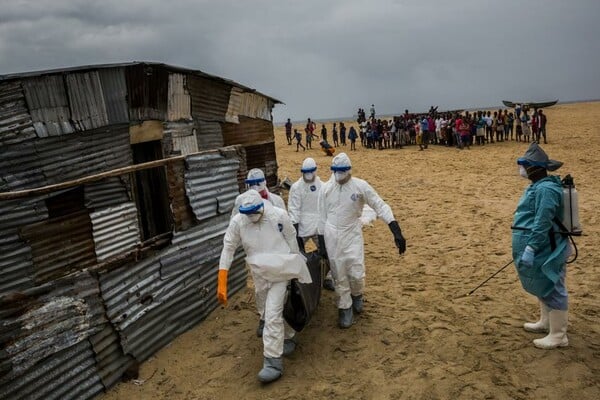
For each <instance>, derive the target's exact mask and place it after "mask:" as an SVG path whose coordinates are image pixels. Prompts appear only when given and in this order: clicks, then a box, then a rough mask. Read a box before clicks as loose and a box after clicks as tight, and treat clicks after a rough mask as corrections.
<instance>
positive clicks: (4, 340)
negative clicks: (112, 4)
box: [0, 62, 279, 399]
mask: <svg viewBox="0 0 600 400" xmlns="http://www.w3.org/2000/svg"><path fill="white" fill-rule="evenodd" d="M277 103H279V101H278V100H276V99H273V98H271V97H268V96H265V95H263V94H261V93H258V92H256V91H255V90H253V89H250V88H248V87H245V86H243V85H240V84H238V83H235V82H233V81H230V80H226V79H222V78H219V77H215V76H211V75H208V74H205V73H203V72H200V71H195V70H189V69H184V68H179V67H174V66H170V65H165V64H159V63H147V62H134V63H127V64H111V65H95V66H85V67H76V68H69V69H61V70H51V71H41V72H33V73H23V74H14V75H5V76H0V343H1V347H0V398H3V399H4V398H6V399H8V398H10V399H19V398H28V399H34V398H40V399H55V398H56V399H68V398H91V397H93V396H94V395H96V394H98V393H100V392H103V391H105V390H106V389H107V388H109V387H110V386H112V385H114V384H115V383H116V382H118V381H119V380H120V379H121V376H122V374H123V372H124V371H125V370H126V369H128V368H129V367H130V366H131V365H132V364H135V363H138V362H142V361H144V360H146V359H147V358H148V357H150V356H151V355H152V354H153V353H155V352H156V351H158V350H159V349H160V348H161V347H163V346H165V345H166V344H168V343H169V342H170V341H172V340H173V339H174V338H175V337H176V336H178V335H180V334H181V333H183V332H184V331H186V330H188V329H190V328H191V327H193V326H194V325H196V324H198V323H199V322H200V321H202V320H203V319H204V318H205V317H206V316H207V315H208V314H209V313H210V312H211V311H212V310H213V309H215V308H216V307H217V302H216V296H215V291H216V276H217V274H216V267H217V265H218V258H219V254H220V251H221V247H222V237H223V233H224V232H225V229H226V227H227V224H228V221H229V215H230V212H231V209H232V206H233V202H234V199H235V197H236V196H237V194H238V193H239V191H240V189H242V188H243V178H244V177H245V174H246V171H247V170H248V169H249V168H254V167H258V168H262V169H264V170H265V171H266V174H267V179H268V183H269V185H270V186H274V185H275V184H276V183H277V160H276V156H275V146H274V135H273V124H272V118H271V111H272V109H273V107H274V105H275V104H277ZM245 282H246V271H245V268H244V266H243V253H242V252H241V251H240V253H239V254H238V255H237V257H236V261H235V265H234V267H232V270H231V273H230V290H231V292H232V293H233V292H235V291H237V290H239V289H240V288H242V287H244V286H245Z"/></svg>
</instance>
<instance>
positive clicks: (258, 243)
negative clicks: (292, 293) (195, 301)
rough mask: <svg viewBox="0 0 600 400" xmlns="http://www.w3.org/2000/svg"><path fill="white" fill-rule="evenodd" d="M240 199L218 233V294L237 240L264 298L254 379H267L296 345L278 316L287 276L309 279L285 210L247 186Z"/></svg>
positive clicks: (223, 297) (223, 291) (223, 299)
mask: <svg viewBox="0 0 600 400" xmlns="http://www.w3.org/2000/svg"><path fill="white" fill-rule="evenodd" d="M241 200H242V201H241V205H240V206H239V214H237V215H235V216H233V217H232V219H231V221H230V223H229V226H228V228H227V231H226V232H225V236H224V237H223V251H222V252H221V259H220V262H219V274H218V284H217V299H218V300H219V302H220V303H221V304H224V305H226V304H227V275H228V271H229V268H230V267H231V263H232V261H233V257H234V253H235V251H236V249H237V248H238V246H239V245H240V244H241V245H242V246H243V248H244V251H245V253H246V263H247V264H248V266H249V267H250V272H251V274H252V279H253V280H254V284H255V286H256V291H257V292H258V293H261V295H262V296H263V297H264V298H265V308H264V318H265V326H264V333H263V345H264V364H263V368H262V369H261V370H260V372H259V373H258V379H259V380H260V381H261V382H264V383H268V382H272V381H274V380H276V379H278V378H279V377H280V376H281V375H282V374H283V362H282V359H281V357H282V355H288V354H291V353H292V352H293V351H294V349H295V347H296V344H295V342H294V340H293V339H292V338H293V337H294V334H295V332H294V330H293V329H292V328H291V327H289V326H288V325H287V323H286V322H285V321H284V319H283V307H284V303H285V299H286V291H287V286H288V281H289V280H290V279H294V278H297V279H298V280H299V281H300V282H301V283H310V282H312V281H311V277H310V272H309V270H308V267H307V266H306V259H305V258H304V256H303V255H301V254H300V252H299V250H298V243H297V242H296V230H295V229H294V227H293V226H292V223H291V221H290V218H289V216H288V215H287V213H286V212H285V211H283V210H282V209H280V208H277V207H273V206H272V205H271V204H270V203H269V202H267V201H264V200H263V198H262V197H261V196H260V194H259V193H258V192H256V191H255V190H252V189H251V190H248V191H247V192H245V193H244V194H243V195H242V199H241Z"/></svg>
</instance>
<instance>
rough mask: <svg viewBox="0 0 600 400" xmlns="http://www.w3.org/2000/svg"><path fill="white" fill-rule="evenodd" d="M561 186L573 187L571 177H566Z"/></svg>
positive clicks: (573, 183)
mask: <svg viewBox="0 0 600 400" xmlns="http://www.w3.org/2000/svg"><path fill="white" fill-rule="evenodd" d="M562 185H563V186H566V187H569V186H570V187H575V182H573V177H572V176H571V175H567V176H565V177H564V178H563V180H562Z"/></svg>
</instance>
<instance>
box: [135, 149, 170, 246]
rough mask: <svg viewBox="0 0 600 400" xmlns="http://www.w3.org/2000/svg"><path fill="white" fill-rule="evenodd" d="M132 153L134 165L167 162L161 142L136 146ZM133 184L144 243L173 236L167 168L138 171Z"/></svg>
mask: <svg viewBox="0 0 600 400" xmlns="http://www.w3.org/2000/svg"><path fill="white" fill-rule="evenodd" d="M131 149H132V153H133V163H134V164H142V163H145V162H150V161H154V160H160V159H162V158H163V157H162V156H163V154H162V147H161V141H160V140H153V141H148V142H143V143H136V144H132V145H131ZM133 180H134V185H133V188H134V197H135V202H136V204H137V208H138V213H139V220H140V227H141V234H142V241H147V240H149V239H152V238H155V237H157V236H160V235H163V234H165V233H168V232H171V231H172V225H173V222H172V218H171V211H170V207H169V192H168V186H167V176H166V172H165V167H155V168H150V169H145V170H141V171H136V172H135V173H134V174H133Z"/></svg>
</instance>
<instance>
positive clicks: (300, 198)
mask: <svg viewBox="0 0 600 400" xmlns="http://www.w3.org/2000/svg"><path fill="white" fill-rule="evenodd" d="M316 170H317V165H316V163H315V161H314V160H313V159H312V158H307V159H306V160H304V163H303V164H302V169H301V172H302V173H303V176H301V177H300V179H298V180H297V181H296V182H294V184H293V185H292V186H291V187H290V193H289V196H288V213H289V214H290V219H291V220H292V224H294V225H295V224H298V236H299V237H301V238H303V239H304V241H305V243H306V239H307V238H310V237H314V236H316V235H317V228H318V225H319V209H318V201H319V191H320V189H321V186H322V182H321V179H320V178H319V177H318V176H315V177H314V181H312V182H306V181H305V180H304V173H305V171H306V172H307V173H310V174H313V175H314V174H315V173H316Z"/></svg>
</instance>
